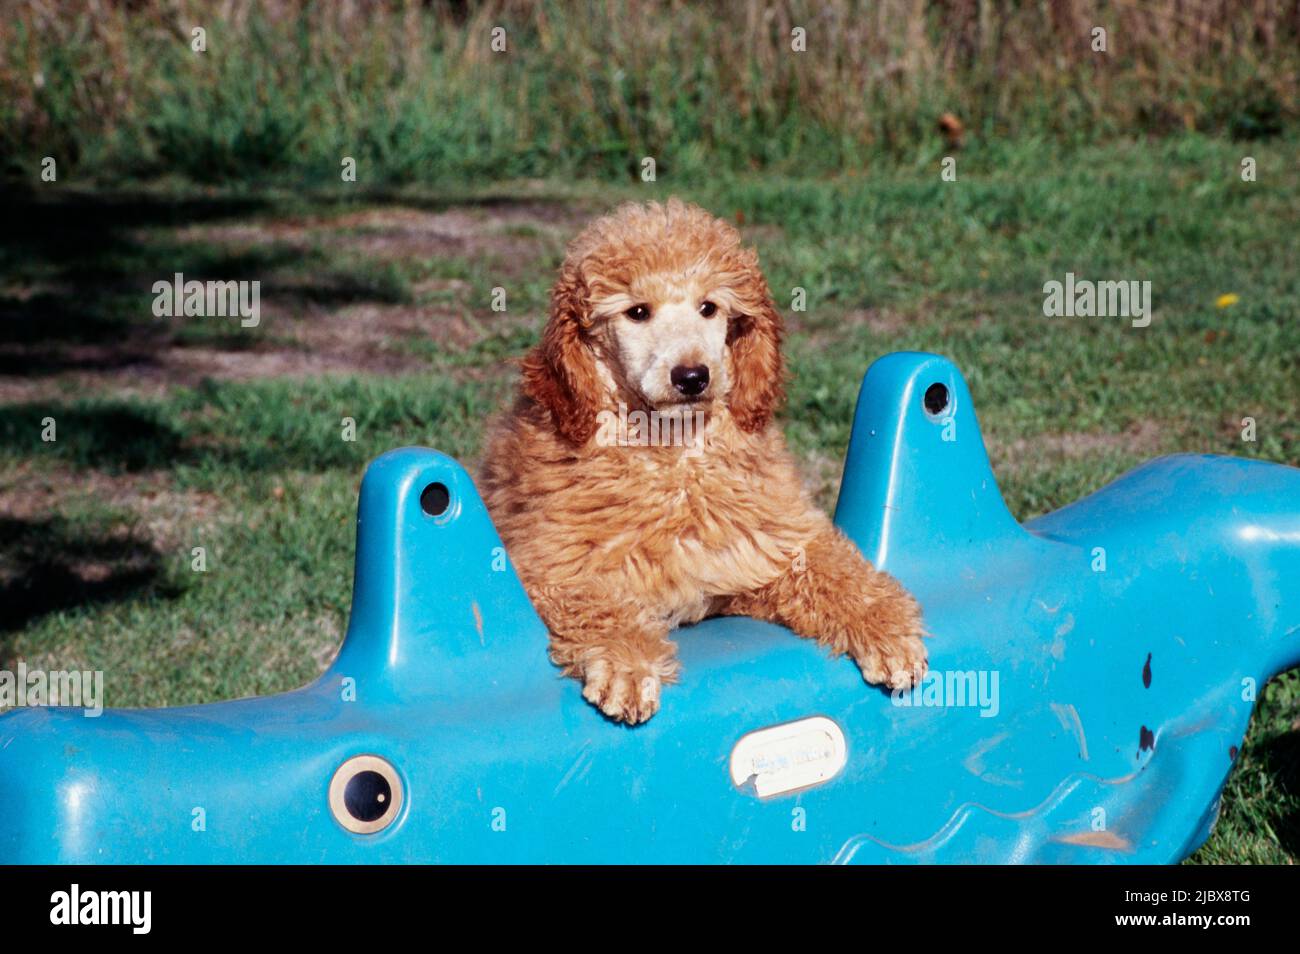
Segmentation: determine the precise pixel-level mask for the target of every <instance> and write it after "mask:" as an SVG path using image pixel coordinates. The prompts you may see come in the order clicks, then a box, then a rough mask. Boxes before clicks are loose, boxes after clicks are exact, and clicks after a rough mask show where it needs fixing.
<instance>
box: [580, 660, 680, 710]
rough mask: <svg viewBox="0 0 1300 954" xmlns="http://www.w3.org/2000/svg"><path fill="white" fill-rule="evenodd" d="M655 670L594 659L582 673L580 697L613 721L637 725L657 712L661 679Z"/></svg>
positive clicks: (650, 667) (654, 668)
mask: <svg viewBox="0 0 1300 954" xmlns="http://www.w3.org/2000/svg"><path fill="white" fill-rule="evenodd" d="M655 670H656V667H654V666H651V665H643V666H629V665H627V664H626V663H621V662H614V661H612V660H608V659H597V660H595V661H594V662H591V663H588V664H587V666H586V668H585V670H584V672H583V677H582V683H583V685H582V696H583V698H584V699H586V700H587V701H588V702H590V703H591V704H592V705H593V706H595V707H596V708H597V709H599V710H600V711H601V712H603V713H605V715H607V716H609V717H610V718H611V719H613V720H614V721H615V722H626V723H627V724H628V725H636V724H637V723H638V722H644V721H646V719H649V718H650V717H651V716H652V715H654V714H655V713H656V712H658V711H659V691H660V688H661V686H662V680H661V679H660V678H659V675H658V674H657V672H656V671H655Z"/></svg>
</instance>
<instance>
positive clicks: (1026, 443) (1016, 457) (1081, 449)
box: [985, 420, 1169, 471]
mask: <svg viewBox="0 0 1300 954" xmlns="http://www.w3.org/2000/svg"><path fill="white" fill-rule="evenodd" d="M1168 440H1169V438H1168V436H1167V435H1166V433H1165V430H1164V429H1163V428H1161V426H1160V425H1159V424H1157V423H1156V422H1155V421H1150V420H1144V421H1137V422H1135V423H1134V424H1132V425H1130V426H1129V427H1128V429H1126V430H1124V431H1120V432H1118V433H1107V432H1100V431H1066V432H1064V433H1061V434H1036V435H1034V436H1033V437H1017V438H1015V439H1014V440H1011V441H1006V440H1002V439H1000V438H998V437H995V436H992V435H985V444H986V446H987V448H988V452H989V459H990V461H991V462H992V464H993V468H994V470H996V471H1000V470H1002V469H1003V468H1006V469H1008V470H1010V469H1014V468H1016V467H1020V466H1022V464H1023V462H1024V461H1025V459H1026V458H1029V459H1032V460H1037V461H1042V460H1051V461H1061V460H1078V459H1080V458H1085V457H1089V456H1093V455H1101V454H1107V453H1111V452H1114V451H1126V452H1129V453H1132V454H1136V455H1137V456H1139V457H1151V456H1153V455H1155V454H1159V453H1160V452H1161V451H1162V449H1163V448H1164V445H1165V444H1166V443H1167V442H1168Z"/></svg>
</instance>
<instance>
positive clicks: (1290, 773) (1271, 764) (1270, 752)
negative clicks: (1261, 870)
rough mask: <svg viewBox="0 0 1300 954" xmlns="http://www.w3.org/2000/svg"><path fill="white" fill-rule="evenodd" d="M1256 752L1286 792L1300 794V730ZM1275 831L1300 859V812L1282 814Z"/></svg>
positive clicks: (1286, 846)
mask: <svg viewBox="0 0 1300 954" xmlns="http://www.w3.org/2000/svg"><path fill="white" fill-rule="evenodd" d="M1254 754H1255V757H1256V758H1257V759H1258V760H1259V762H1260V767H1261V769H1262V771H1263V772H1265V773H1266V774H1267V775H1268V776H1269V777H1270V778H1272V779H1273V781H1274V782H1275V783H1276V784H1277V785H1278V787H1279V788H1281V789H1282V791H1283V792H1285V793H1286V794H1287V795H1289V796H1292V797H1294V796H1296V795H1300V731H1291V732H1286V733H1284V734H1282V735H1278V736H1275V737H1274V738H1271V739H1269V740H1268V741H1267V742H1264V743H1263V744H1261V745H1259V746H1258V747H1257V748H1256V749H1255V751H1254ZM1279 801H1281V799H1279ZM1273 830H1274V831H1275V832H1276V833H1277V840H1278V844H1280V845H1281V846H1282V849H1283V850H1284V851H1285V852H1286V853H1287V854H1288V855H1290V856H1291V857H1292V858H1300V812H1294V811H1290V812H1285V813H1280V814H1279V816H1278V817H1277V818H1276V819H1275V820H1274V822H1273Z"/></svg>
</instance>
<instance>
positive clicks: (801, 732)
mask: <svg viewBox="0 0 1300 954" xmlns="http://www.w3.org/2000/svg"><path fill="white" fill-rule="evenodd" d="M848 757H849V748H848V744H847V743H846V742H845V741H844V732H843V731H842V730H841V729H840V727H839V726H838V725H837V724H836V723H835V722H834V720H832V719H828V718H826V717H825V716H809V717H808V718H807V719H797V720H795V721H794V722H783V723H782V724H781V725H772V726H768V727H767V728H766V729H756V730H755V731H753V732H750V733H748V734H747V735H745V736H743V737H742V738H741V740H740V741H739V742H737V743H736V747H735V748H733V749H732V750H731V781H732V783H733V784H734V785H735V786H736V787H737V788H739V789H740V790H741V791H743V792H747V793H749V794H751V795H757V796H758V797H759V798H768V797H770V796H772V795H781V794H784V793H785V792H793V791H796V790H798V789H801V788H808V787H809V786H810V785H820V784H821V783H822V782H827V781H830V780H831V779H833V778H834V777H835V776H836V775H838V774H839V773H840V770H841V769H842V768H844V763H845V762H847V761H848Z"/></svg>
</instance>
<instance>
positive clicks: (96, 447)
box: [0, 401, 184, 471]
mask: <svg viewBox="0 0 1300 954" xmlns="http://www.w3.org/2000/svg"><path fill="white" fill-rule="evenodd" d="M51 428H52V429H53V430H52V436H53V437H54V440H53V441H49V442H47V441H46V440H44V435H45V434H46V433H49V432H50V429H51ZM0 440H2V441H3V443H4V446H5V447H6V448H7V449H8V450H9V452H10V453H14V454H15V455H21V456H24V457H29V458H30V457H36V456H37V455H38V454H41V453H53V454H55V455H57V456H59V457H62V458H64V459H65V460H67V461H68V462H69V463H72V464H74V465H76V466H78V467H87V468H100V469H104V470H109V471H139V470H152V469H157V468H170V467H173V466H175V465H176V463H177V462H178V460H180V459H181V457H182V455H183V454H184V448H183V447H182V436H181V434H180V433H179V432H178V431H176V430H175V428H173V427H172V426H171V425H170V424H168V423H167V422H166V421H165V420H163V419H162V417H161V415H160V414H159V413H158V411H156V410H155V409H153V408H151V407H149V406H147V405H136V404H131V403H128V402H115V401H110V402H104V403H101V404H92V405H85V406H77V405H51V404H21V405H17V406H14V407H8V408H5V409H4V412H3V414H0Z"/></svg>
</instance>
